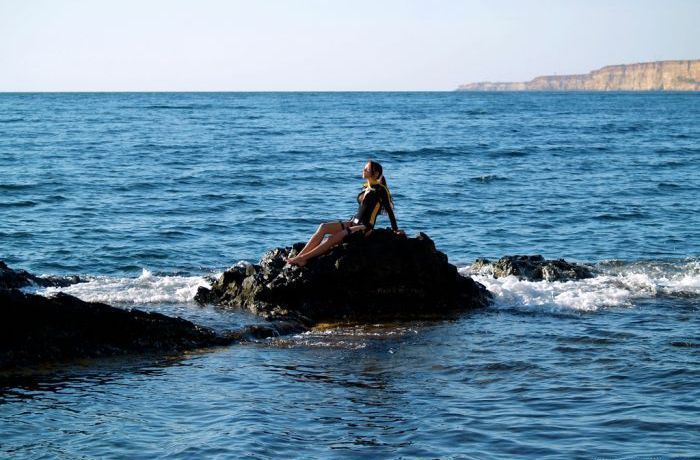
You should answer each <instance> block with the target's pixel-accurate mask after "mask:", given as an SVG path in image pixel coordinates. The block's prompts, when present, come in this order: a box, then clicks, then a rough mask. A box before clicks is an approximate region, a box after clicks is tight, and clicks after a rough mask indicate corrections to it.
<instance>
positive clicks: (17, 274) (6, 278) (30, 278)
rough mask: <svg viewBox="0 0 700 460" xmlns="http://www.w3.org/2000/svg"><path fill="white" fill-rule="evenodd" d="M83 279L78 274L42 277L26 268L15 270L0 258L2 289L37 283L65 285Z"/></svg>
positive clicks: (42, 284) (47, 285)
mask: <svg viewBox="0 0 700 460" xmlns="http://www.w3.org/2000/svg"><path fill="white" fill-rule="evenodd" d="M81 281H82V280H81V279H80V278H79V277H77V276H64V277H60V276H47V277H41V276H36V275H32V274H31V273H29V272H27V271H25V270H13V269H12V268H10V267H8V266H7V264H5V262H3V261H2V260H0V289H19V288H23V287H26V286H30V285H32V284H35V285H37V286H42V287H50V286H56V287H65V286H70V285H71V284H75V283H80V282H81Z"/></svg>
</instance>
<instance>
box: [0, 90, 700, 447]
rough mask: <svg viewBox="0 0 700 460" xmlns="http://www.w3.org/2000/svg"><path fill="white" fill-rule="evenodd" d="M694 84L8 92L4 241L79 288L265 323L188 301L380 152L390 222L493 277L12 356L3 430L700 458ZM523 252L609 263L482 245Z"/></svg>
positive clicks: (343, 208)
mask: <svg viewBox="0 0 700 460" xmlns="http://www.w3.org/2000/svg"><path fill="white" fill-rule="evenodd" d="M699 102H700V95H698V94H695V93H688V94H681V93H644V94H633V93H605V94H591V93H96V94H84V93H81V94H0V259H2V260H4V261H5V262H7V263H8V265H10V266H11V267H13V268H24V269H27V270H30V271H32V272H34V273H39V274H41V273H44V274H79V275H81V276H84V277H86V278H87V279H88V280H89V282H88V283H83V284H78V285H75V286H72V287H70V288H67V289H65V290H66V291H67V292H70V293H72V294H74V295H77V296H79V297H81V298H84V299H86V300H99V301H104V302H108V303H111V304H113V305H115V306H122V307H138V308H143V309H150V310H158V311H163V312H166V313H168V314H176V315H179V316H182V317H185V318H187V319H190V320H193V321H196V322H199V323H201V324H205V325H208V326H211V327H214V328H217V329H232V328H236V327H239V326H241V325H243V324H246V323H248V322H252V321H255V319H254V318H251V317H249V316H247V315H244V314H232V313H227V312H220V311H218V310H216V309H215V308H202V307H198V306H197V305H196V304H195V303H194V302H193V296H194V293H195V292H196V289H197V287H198V286H200V285H205V284H207V282H208V281H207V277H208V276H212V275H216V274H217V273H220V272H221V271H223V270H224V269H226V268H227V267H229V266H231V265H233V264H234V263H236V262H237V261H240V260H248V261H251V262H255V261H257V260H258V259H259V258H260V256H261V255H262V254H263V253H264V252H265V251H266V250H267V249H269V248H271V247H275V246H286V245H290V244H291V243H293V242H296V241H301V240H305V239H306V238H308V236H309V235H310V233H312V232H313V230H314V229H315V227H316V226H317V225H318V223H319V222H322V221H327V220H337V219H341V218H347V217H349V216H351V215H352V214H353V212H354V211H355V206H356V203H355V196H356V194H357V191H358V189H359V187H360V186H361V169H362V166H363V163H364V162H365V161H366V160H367V159H376V160H378V161H380V162H381V163H382V164H383V165H384V170H385V176H386V178H387V179H388V182H389V185H390V187H391V190H392V194H393V197H394V201H395V204H396V215H397V219H398V222H399V226H400V227H402V228H403V229H405V230H406V232H407V233H408V234H414V233H416V232H419V231H423V232H425V233H427V234H428V235H430V236H431V237H432V238H433V239H434V240H435V242H436V244H437V246H438V248H439V249H441V250H442V251H443V252H445V253H446V254H447V255H448V257H449V259H450V261H451V262H452V263H454V264H456V265H457V266H458V267H460V270H461V271H462V272H463V273H465V274H472V275H473V276H475V277H476V279H478V280H479V281H481V282H483V283H484V284H486V285H487V287H489V289H491V290H492V292H494V294H495V302H494V305H493V306H492V307H490V308H488V309H486V310H483V311H479V312H475V313H470V314H466V315H464V316H463V317H462V318H460V319H458V320H456V321H455V320H453V321H446V322H432V323H409V324H390V325H371V326H358V327H345V328H333V329H327V330H319V331H312V332H309V333H307V334H301V335H299V336H293V337H284V338H277V339H273V340H269V341H263V342H260V343H253V344H245V345H240V346H234V347H229V348H224V349H219V350H213V351H208V352H202V353H194V354H189V355H185V356H177V357H170V358H167V359H165V358H139V359H118V360H103V361H99V362H91V363H82V364H74V365H70V366H59V367H56V368H51V369H44V370H42V372H41V373H40V374H37V375H32V376H23V377H21V378H20V377H16V376H14V377H5V378H4V379H3V380H2V385H1V386H0V432H1V433H2V434H3V435H2V439H1V440H0V456H9V457H22V456H26V457H40V456H43V455H49V456H65V457H77V456H87V457H144V458H152V457H153V456H155V455H172V456H176V457H177V456H179V457H193V456H204V455H206V456H221V457H233V456H239V455H241V454H245V453H248V454H249V455H250V456H251V457H253V458H269V457H300V458H308V457H348V456H371V457H372V456H373V457H378V458H386V457H431V458H432V457H441V458H450V457H453V458H454V457H459V458H492V457H529V458H576V457H579V458H594V457H599V458H603V457H605V458H652V457H654V458H671V457H673V458H684V457H685V458H693V457H697V456H698V455H699V453H700V404H698V400H700V352H699V350H700V334H699V333H698V331H699V330H700V318H699V316H698V311H699V310H700V204H699V203H700V200H699V199H698V198H699V197H700V103H699ZM380 219H381V218H380ZM381 222H384V224H385V225H388V222H386V221H380V224H381ZM534 253H540V254H543V255H544V256H546V257H548V258H559V257H563V258H566V259H568V260H574V261H579V262H582V263H587V264H589V265H591V266H592V267H593V268H594V270H595V271H596V272H597V273H598V276H596V277H595V278H593V279H591V280H584V281H579V282H569V283H548V282H540V283H533V282H526V281H519V280H517V279H514V278H512V279H511V278H506V279H499V280H495V279H492V278H491V277H490V276H489V275H488V274H484V273H473V272H472V271H471V269H470V267H469V265H470V263H471V262H472V261H473V260H474V259H475V258H477V257H487V258H497V257H500V256H503V255H508V254H534ZM40 292H43V293H51V292H53V290H48V291H40Z"/></svg>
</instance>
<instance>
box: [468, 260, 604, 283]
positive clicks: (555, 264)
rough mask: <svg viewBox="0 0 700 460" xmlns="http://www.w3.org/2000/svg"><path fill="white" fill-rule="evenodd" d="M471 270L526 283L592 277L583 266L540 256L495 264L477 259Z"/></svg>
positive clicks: (501, 261)
mask: <svg viewBox="0 0 700 460" xmlns="http://www.w3.org/2000/svg"><path fill="white" fill-rule="evenodd" d="M471 269H472V271H476V272H490V273H491V274H493V276H494V278H501V277H505V276H511V275H514V276H517V277H518V278H519V279H521V280H528V281H543V280H544V281H571V280H579V279H585V278H592V277H593V273H592V272H591V271H590V270H589V269H588V268H587V267H584V266H583V265H578V264H574V263H570V262H567V261H565V260H564V259H558V260H545V258H544V257H542V256H540V255H535V256H505V257H501V258H500V259H498V260H497V261H496V262H491V261H489V260H487V259H477V260H476V261H474V263H473V264H472V266H471Z"/></svg>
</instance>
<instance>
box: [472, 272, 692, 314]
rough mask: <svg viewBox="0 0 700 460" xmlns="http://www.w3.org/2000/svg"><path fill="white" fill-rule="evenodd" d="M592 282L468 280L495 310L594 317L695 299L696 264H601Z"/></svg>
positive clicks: (484, 276) (486, 276)
mask: <svg viewBox="0 0 700 460" xmlns="http://www.w3.org/2000/svg"><path fill="white" fill-rule="evenodd" d="M597 271H598V273H599V274H598V275H597V276H595V277H594V278H590V279H584V280H578V281H567V282H548V281H524V280H519V279H518V278H517V277H515V276H508V277H504V278H498V279H496V278H493V277H491V276H490V275H489V274H485V273H473V272H471V268H470V267H464V268H462V269H460V273H463V274H465V275H469V276H472V277H473V278H474V279H475V280H476V281H479V282H480V283H482V284H484V285H485V286H486V287H487V288H488V289H489V290H490V291H491V292H492V293H493V294H494V301H495V305H496V306H497V307H499V306H500V307H507V308H511V307H513V306H523V307H531V308H543V309H553V310H556V309H572V310H580V311H595V310H597V309H599V308H605V307H627V306H631V305H633V304H634V302H635V300H639V299H643V298H652V297H657V296H700V262H698V261H689V262H683V263H663V262H636V263H631V264H621V263H616V264H610V263H601V264H599V265H598V267H597Z"/></svg>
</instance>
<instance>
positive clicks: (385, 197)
mask: <svg viewBox="0 0 700 460" xmlns="http://www.w3.org/2000/svg"><path fill="white" fill-rule="evenodd" d="M380 196H381V199H382V206H383V207H384V209H386V213H387V214H388V215H389V220H390V221H391V229H392V230H394V231H395V232H398V231H399V226H398V225H396V217H395V216H394V210H393V209H392V207H391V201H390V200H389V195H388V194H387V192H386V189H384V188H383V187H382V194H381V195H380Z"/></svg>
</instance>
